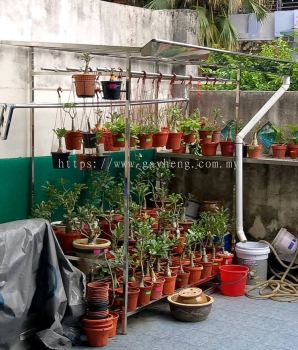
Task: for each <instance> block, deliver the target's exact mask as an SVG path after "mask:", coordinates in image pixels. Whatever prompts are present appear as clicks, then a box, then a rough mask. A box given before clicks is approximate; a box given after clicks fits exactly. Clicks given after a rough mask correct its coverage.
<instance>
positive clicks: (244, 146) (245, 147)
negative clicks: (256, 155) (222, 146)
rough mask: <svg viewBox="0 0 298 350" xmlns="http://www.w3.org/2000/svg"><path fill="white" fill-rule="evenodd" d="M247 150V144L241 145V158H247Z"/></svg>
mask: <svg viewBox="0 0 298 350" xmlns="http://www.w3.org/2000/svg"><path fill="white" fill-rule="evenodd" d="M247 150H248V147H247V145H243V158H247Z"/></svg>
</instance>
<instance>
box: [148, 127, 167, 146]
mask: <svg viewBox="0 0 298 350" xmlns="http://www.w3.org/2000/svg"><path fill="white" fill-rule="evenodd" d="M168 137H169V132H168V131H158V132H157V133H155V134H153V136H152V139H153V143H152V146H153V147H165V146H166V144H167V141H168Z"/></svg>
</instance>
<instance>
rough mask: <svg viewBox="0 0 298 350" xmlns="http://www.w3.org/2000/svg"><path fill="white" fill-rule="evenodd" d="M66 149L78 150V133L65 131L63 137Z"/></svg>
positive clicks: (80, 143) (79, 139)
mask: <svg viewBox="0 0 298 350" xmlns="http://www.w3.org/2000/svg"><path fill="white" fill-rule="evenodd" d="M65 145H66V149H69V150H80V149H81V146H82V133H81V132H80V131H79V130H78V131H67V133H66V135H65Z"/></svg>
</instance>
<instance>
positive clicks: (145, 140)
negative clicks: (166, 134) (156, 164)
mask: <svg viewBox="0 0 298 350" xmlns="http://www.w3.org/2000/svg"><path fill="white" fill-rule="evenodd" d="M151 117H152V116H151V115H149V116H148V117H147V118H146V119H145V123H142V124H140V125H139V133H138V138H139V141H140V143H139V147H140V148H142V149H147V148H152V147H153V134H154V133H155V132H156V127H155V126H154V125H153V124H152V122H151V119H152V118H151Z"/></svg>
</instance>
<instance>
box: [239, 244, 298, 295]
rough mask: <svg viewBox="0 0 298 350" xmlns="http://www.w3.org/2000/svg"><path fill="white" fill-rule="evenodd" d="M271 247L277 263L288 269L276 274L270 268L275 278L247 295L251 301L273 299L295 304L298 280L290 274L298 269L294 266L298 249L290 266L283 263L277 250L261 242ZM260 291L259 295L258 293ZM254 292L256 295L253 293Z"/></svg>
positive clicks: (260, 284) (255, 287)
mask: <svg viewBox="0 0 298 350" xmlns="http://www.w3.org/2000/svg"><path fill="white" fill-rule="evenodd" d="M260 242H262V243H266V244H268V245H269V247H270V249H271V251H272V252H273V253H274V255H275V257H276V259H277V261H278V262H279V263H280V264H281V265H282V266H283V267H284V268H285V269H286V271H285V272H276V271H274V270H273V269H272V267H271V266H269V269H270V271H271V272H272V273H273V276H272V277H271V278H270V279H269V280H268V281H265V282H260V283H258V284H256V285H255V286H253V287H252V288H250V289H249V290H248V291H247V292H246V293H245V295H246V296H247V297H248V298H251V299H271V300H276V301H282V302H294V301H297V300H298V279H297V278H296V277H295V276H293V275H292V274H290V271H291V270H296V269H298V265H294V263H295V261H296V258H297V256H298V249H297V250H296V252H295V255H294V257H293V259H292V261H291V263H290V264H289V265H286V264H285V263H284V262H283V261H281V259H280V257H279V256H278V253H277V252H276V250H275V248H274V247H273V246H272V245H271V244H270V243H269V242H267V241H263V240H262V241H260ZM256 290H258V294H257V293H256ZM253 291H254V293H253Z"/></svg>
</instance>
